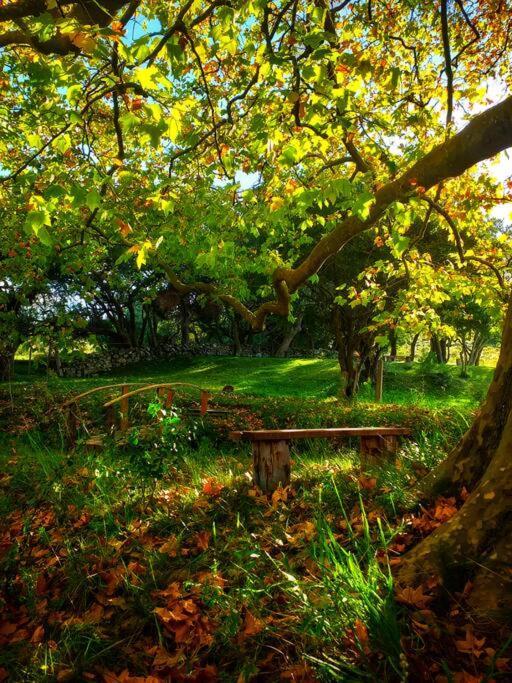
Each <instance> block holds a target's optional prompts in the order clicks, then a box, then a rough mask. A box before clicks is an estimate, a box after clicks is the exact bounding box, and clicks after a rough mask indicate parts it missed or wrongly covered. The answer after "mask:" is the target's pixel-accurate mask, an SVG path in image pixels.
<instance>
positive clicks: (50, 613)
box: [0, 358, 510, 683]
mask: <svg viewBox="0 0 512 683" xmlns="http://www.w3.org/2000/svg"><path fill="white" fill-rule="evenodd" d="M490 372H491V371H490V369H488V368H475V369H472V371H471V376H470V378H469V379H464V380H463V379H461V378H460V377H458V370H457V369H456V368H448V369H444V368H442V369H439V368H437V367H433V368H432V367H429V366H424V365H423V366H420V365H413V366H406V365H400V364H389V365H388V366H387V372H386V394H385V398H386V401H387V403H385V404H374V403H372V401H371V400H370V399H371V392H370V390H369V388H363V391H362V394H361V396H360V397H359V398H358V400H357V401H355V402H353V403H346V402H338V401H336V400H335V394H336V392H337V382H338V372H337V368H336V364H335V363H334V361H331V360H320V361H315V360H313V361H309V360H308V361H299V360H280V359H247V358H205V359H191V360H184V359H181V360H178V361H175V362H174V361H173V362H172V363H166V364H146V365H144V366H142V367H139V368H138V369H130V370H127V371H126V372H125V373H117V374H116V375H115V379H114V378H110V377H108V378H92V379H87V380H60V379H56V378H50V380H49V382H45V381H44V380H42V379H41V378H40V377H39V378H38V381H37V382H35V383H34V382H33V379H34V378H33V377H26V378H22V377H20V379H19V381H17V382H15V383H12V384H11V385H10V386H9V387H6V388H7V389H8V391H6V392H5V393H4V399H3V403H2V405H0V408H3V412H2V411H0V419H1V418H2V416H3V419H4V424H5V430H4V435H3V436H2V437H1V440H0V472H1V474H0V614H1V617H0V681H1V680H13V681H34V682H39V681H64V682H65V681H75V680H84V681H87V680H91V681H104V682H106V683H115V682H117V681H119V682H123V683H139V681H148V682H149V681H151V683H156V681H159V680H161V681H165V680H170V679H172V680H173V681H174V680H176V681H216V680H218V681H221V682H226V683H228V682H231V681H233V682H234V681H237V683H242V682H247V683H248V682H249V681H254V683H256V682H259V681H267V680H268V681H273V680H284V681H287V680H288V681H302V682H303V683H307V682H308V681H310V682H311V681H326V682H327V681H347V682H352V681H354V682H355V681H366V680H367V681H374V680H382V681H389V682H390V683H393V682H395V681H397V682H398V681H406V680H411V681H415V680H418V681H419V680H436V676H437V677H441V678H438V680H454V681H455V680H461V681H462V680H473V679H469V678H463V676H465V675H467V676H469V675H470V673H471V675H474V676H475V679H474V680H486V679H485V678H482V677H485V676H487V678H489V677H492V678H495V679H496V680H499V678H500V676H501V679H502V680H507V678H506V677H507V675H509V674H510V671H509V670H508V668H507V667H508V664H507V663H506V661H505V660H506V653H505V649H506V648H505V646H504V645H503V643H506V637H505V635H504V634H503V633H501V632H500V631H499V630H497V629H491V630H488V631H479V630H478V625H477V626H476V627H475V637H478V638H480V639H481V638H484V639H485V646H486V647H487V648H488V650H489V653H490V654H489V653H487V654H486V653H485V652H484V654H482V655H474V654H473V653H472V652H460V651H459V650H458V649H457V642H459V641H461V640H464V638H465V633H466V628H467V624H468V623H469V620H470V617H469V616H466V613H465V606H464V598H463V597H461V594H455V595H450V596H446V599H445V601H444V607H443V609H441V610H439V609H438V610H437V611H434V610H430V609H429V610H425V609H423V608H418V607H417V606H415V605H414V604H410V601H409V602H408V601H407V599H405V600H404V598H403V597H401V595H400V592H397V589H396V586H394V582H393V574H392V568H393V566H394V565H395V564H396V563H397V562H399V561H400V555H401V554H402V553H403V552H404V551H406V550H407V548H408V547H409V546H410V545H412V544H413V543H415V542H416V541H417V540H418V538H419V537H420V536H421V535H422V534H425V533H428V532H430V531H431V530H432V529H433V528H435V525H436V514H438V512H437V510H438V507H436V505H434V506H433V507H432V508H431V509H427V510H419V511H418V512H411V511H410V510H409V507H410V491H411V488H412V486H413V484H414V482H415V481H416V479H417V477H418V476H419V473H421V472H424V471H426V470H428V469H430V468H431V467H433V466H435V464H436V463H437V462H438V461H439V460H440V459H441V458H442V457H443V456H444V454H445V452H446V449H447V448H448V447H449V446H450V445H451V444H452V443H453V441H454V440H455V439H456V438H458V436H459V435H460V434H461V432H462V431H463V430H464V428H465V426H466V425H467V423H468V421H469V419H470V417H471V412H472V411H473V410H474V408H475V407H476V405H477V403H478V400H479V398H480V397H481V396H482V395H483V393H484V392H485V388H486V385H487V383H488V381H489V379H490ZM171 377H172V378H173V379H174V380H176V381H179V380H181V381H192V382H196V383H198V384H200V385H201V386H203V387H204V388H207V389H209V390H211V391H214V392H215V391H219V390H220V389H222V387H223V386H224V385H225V384H232V385H234V386H235V389H236V392H235V394H234V395H223V394H218V395H217V396H216V397H215V402H216V403H217V404H218V405H220V406H223V407H225V408H226V409H227V410H228V413H227V415H225V416H221V417H219V418H215V419H213V418H209V419H208V420H207V421H205V422H204V423H203V422H201V421H197V423H196V424H195V425H192V426H191V425H190V423H189V422H187V423H186V425H185V423H180V427H179V429H178V432H176V430H175V428H174V427H173V425H172V424H171V425H170V427H169V428H164V429H161V428H160V427H161V423H160V422H158V420H157V422H155V418H154V417H151V416H148V415H147V414H146V416H145V417H144V415H145V413H146V408H147V402H148V401H151V400H152V397H151V396H149V395H148V396H145V397H144V400H141V401H140V402H139V404H138V405H133V410H134V412H135V413H136V414H137V420H135V419H134V423H135V424H137V425H139V426H138V427H135V428H134V429H133V431H132V433H131V436H130V438H129V439H125V440H124V441H121V442H119V441H116V442H114V441H107V448H106V449H105V450H103V451H100V452H97V451H95V452H90V451H88V450H87V449H86V448H85V447H83V445H81V443H79V446H78V448H77V449H76V450H75V451H74V452H73V453H69V452H67V451H66V450H65V449H64V448H63V446H62V443H63V442H62V436H63V434H64V432H63V415H62V410H61V408H60V405H61V403H62V399H63V397H64V396H67V395H69V394H70V393H74V392H77V391H83V390H85V389H86V388H89V387H91V386H95V385H98V384H102V383H108V382H109V381H110V380H111V379H114V381H124V380H128V379H131V380H132V381H142V380H143V381H148V382H150V381H159V380H164V379H165V380H167V379H169V378H171ZM184 400H185V398H183V401H184ZM13 406H14V414H13V412H12V407H13ZM100 415H101V413H100V412H99V399H97V400H95V401H91V404H90V405H89V404H88V405H87V406H86V407H84V410H83V413H82V414H81V417H82V419H83V422H84V425H85V426H87V427H88V428H90V429H92V428H93V427H94V421H95V420H96V419H99V418H98V416H100ZM143 424H146V426H145V427H142V425H143ZM182 424H183V425H184V426H183V428H182V426H181V425H182ZM344 424H347V425H364V424H404V425H408V426H410V427H411V429H412V431H413V434H414V442H412V443H408V444H405V445H404V447H403V448H402V450H401V451H400V453H399V454H398V456H397V458H396V460H394V459H392V460H388V461H385V460H384V461H382V462H381V463H380V464H379V466H378V467H377V466H375V465H374V466H373V467H371V466H366V468H365V470H364V471H363V470H362V468H361V463H360V461H359V456H358V453H357V451H356V450H354V449H352V448H351V447H350V446H351V444H350V443H349V444H345V445H343V446H342V447H340V446H335V445H332V444H329V443H326V442H323V441H317V442H310V443H308V442H301V443H300V444H297V445H296V446H295V447H294V449H293V451H292V459H293V466H292V485H291V487H290V488H287V489H278V490H277V491H276V492H275V494H274V495H273V496H272V497H267V496H263V495H261V493H260V492H259V491H258V490H257V489H255V488H254V487H253V486H252V484H251V475H250V460H249V457H248V452H247V448H246V446H245V445H243V444H240V445H237V444H233V443H231V442H229V441H228V440H227V439H226V431H227V430H228V429H232V428H234V427H241V426H252V427H259V426H263V425H266V426H281V427H288V426H304V427H307V426H312V427H314V426H318V425H324V426H334V425H344ZM187 425H188V426H187ZM192 427H193V428H192ZM9 433H10V434H9ZM177 434H179V436H177ZM460 503H461V501H460V500H456V499H453V500H451V499H450V500H447V501H443V503H442V505H439V509H440V510H441V511H442V514H443V515H446V510H447V509H448V510H453V511H455V510H456V508H457V506H458V505H460ZM454 614H456V615H458V616H457V617H454V616H453V615H454ZM504 648H505V649H504ZM492 652H495V653H499V657H498V655H493V654H492ZM498 659H499V661H500V667H502V668H503V667H505V669H503V671H504V673H503V671H501V670H496V661H497V660H498ZM502 660H503V661H502ZM426 671H428V672H429V673H428V675H429V676H430V675H431V678H427V677H426V674H425V672H426ZM443 676H445V677H446V678H445V679H443V678H442V677H443ZM478 677H480V678H478Z"/></svg>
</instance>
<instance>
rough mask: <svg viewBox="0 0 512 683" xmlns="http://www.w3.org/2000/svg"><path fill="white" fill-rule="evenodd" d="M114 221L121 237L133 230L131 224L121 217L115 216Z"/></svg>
mask: <svg viewBox="0 0 512 683" xmlns="http://www.w3.org/2000/svg"><path fill="white" fill-rule="evenodd" d="M116 223H117V226H118V228H119V232H120V233H121V235H122V236H123V237H127V236H128V235H129V234H130V233H131V232H132V231H133V228H132V226H131V225H130V224H129V223H127V222H126V221H123V220H122V219H121V218H116Z"/></svg>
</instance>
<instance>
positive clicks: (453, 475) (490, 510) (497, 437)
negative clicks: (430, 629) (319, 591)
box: [398, 299, 512, 616]
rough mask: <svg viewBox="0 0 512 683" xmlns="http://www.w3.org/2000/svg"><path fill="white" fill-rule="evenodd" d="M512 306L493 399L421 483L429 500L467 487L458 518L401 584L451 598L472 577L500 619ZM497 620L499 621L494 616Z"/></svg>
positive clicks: (504, 593)
mask: <svg viewBox="0 0 512 683" xmlns="http://www.w3.org/2000/svg"><path fill="white" fill-rule="evenodd" d="M511 386H512V299H511V302H510V303H509V307H508V311H507V315H506V319H505V324H504V329H503V338H502V346H501V351H500V356H499V359H498V364H497V366H496V370H495V372H494V377H493V380H492V382H491V385H490V387H489V391H488V394H487V398H486V400H485V402H484V403H483V405H482V407H481V409H480V411H479V412H478V414H477V416H476V417H475V420H474V422H473V424H472V425H471V427H470V429H469V430H468V432H467V433H466V434H465V436H464V437H463V438H462V440H461V441H460V442H459V444H458V445H457V446H456V447H455V448H454V449H453V451H452V452H451V454H450V455H449V456H448V458H447V459H446V460H445V461H444V462H443V463H441V465H439V467H438V468H437V469H435V470H434V471H433V472H432V473H431V474H430V475H428V476H427V478H426V479H425V480H424V482H423V483H422V487H421V488H422V491H423V492H424V495H425V494H427V495H429V496H431V495H433V494H436V493H440V492H443V493H449V492H451V491H453V490H457V489H458V490H460V489H461V488H462V487H463V486H465V487H466V488H467V489H468V491H470V492H471V493H470V495H469V497H468V498H467V500H466V501H465V503H464V504H463V506H462V507H461V508H460V510H459V511H458V512H457V513H456V514H455V515H454V516H453V517H452V518H451V519H450V520H449V521H448V522H446V523H445V524H443V525H442V526H441V527H439V528H438V529H437V530H436V531H435V532H434V533H432V534H431V535H430V536H429V537H427V538H426V539H425V540H423V541H422V542H420V543H419V544H418V545H417V546H416V547H415V548H413V549H412V550H411V551H410V552H409V553H408V554H407V555H406V556H405V557H404V561H403V564H402V565H401V568H400V570H399V573H398V579H399V582H400V583H407V584H411V583H412V584H416V583H419V582H420V581H421V580H423V579H424V578H425V577H426V576H428V575H438V576H439V577H440V578H441V580H442V583H443V584H444V585H448V584H449V587H450V589H451V590H454V589H456V588H458V587H459V586H458V585H456V584H457V583H460V582H461V581H462V582H463V581H465V580H466V579H467V577H468V575H473V576H474V592H473V596H472V598H471V601H470V602H471V604H472V605H473V607H474V608H475V609H476V610H484V609H485V610H486V611H488V610H489V609H492V610H493V611H494V612H496V614H498V615H499V614H500V613H503V612H504V610H507V609H511V608H512V574H511V571H510V570H511V566H512V565H511V564H510V561H511V559H512V537H511V536H510V533H509V532H510V530H511V524H512V522H511V519H512V518H511V516H512V458H511V454H512V391H511ZM495 616H496V615H495Z"/></svg>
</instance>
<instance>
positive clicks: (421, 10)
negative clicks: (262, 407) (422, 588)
mask: <svg viewBox="0 0 512 683" xmlns="http://www.w3.org/2000/svg"><path fill="white" fill-rule="evenodd" d="M59 9H61V10H62V11H60V12H59V13H57V12H56V11H53V10H50V11H46V4H45V5H44V6H43V4H42V3H41V2H39V0H17V1H16V2H13V3H10V4H8V5H4V6H2V7H1V8H0V22H2V24H3V25H4V26H5V31H4V34H3V37H2V38H1V39H0V42H1V43H2V44H3V45H4V46H6V49H5V50H4V51H3V52H2V54H1V61H2V66H3V67H4V69H3V77H2V78H3V81H2V88H3V89H2V100H1V102H0V121H1V124H0V125H1V126H2V137H1V139H0V151H1V153H2V170H1V173H2V177H1V179H0V180H1V183H2V199H7V203H9V204H10V205H11V206H12V207H13V208H16V207H17V208H18V209H19V211H18V212H19V213H22V214H23V215H25V217H26V220H25V229H26V230H27V233H28V234H30V235H32V234H33V235H35V236H36V237H37V238H38V239H39V240H40V241H42V242H43V243H46V244H47V245H48V248H53V249H56V248H57V246H58V248H59V249H60V250H61V251H62V250H63V249H69V250H72V249H74V248H75V247H77V248H79V249H80V248H81V247H82V246H83V245H84V243H89V244H91V245H98V244H100V245H101V244H105V243H107V244H110V245H112V244H115V245H121V246H123V248H124V250H125V253H124V255H123V257H122V258H121V260H126V261H128V260H131V259H134V260H135V261H136V264H137V266H138V267H143V266H145V264H147V263H151V264H153V266H154V267H155V268H158V269H160V270H161V271H162V272H163V273H165V275H166V278H167V279H168V281H169V283H170V285H172V287H173V289H174V290H175V291H176V292H177V293H178V294H179V295H180V296H181V297H182V298H183V297H186V296H195V297H198V296H206V297H207V298H209V299H215V300H216V302H218V303H219V302H220V303H222V304H224V305H225V306H227V307H230V308H231V309H233V311H234V312H235V313H236V314H237V315H238V316H239V317H240V318H243V319H244V320H245V321H246V323H248V324H250V325H251V326H252V327H253V329H255V330H261V329H262V328H263V326H264V324H265V322H266V319H267V318H268V316H269V315H271V314H278V315H281V316H288V315H289V313H290V310H291V308H292V306H293V303H294V300H295V298H296V297H297V296H298V291H299V289H300V288H301V287H303V286H304V285H305V284H306V283H308V282H310V281H311V278H314V277H315V276H316V275H317V273H318V272H319V271H320V270H321V269H322V268H323V267H324V266H325V265H326V264H327V263H328V262H329V260H330V259H332V258H333V257H335V256H336V255H337V254H339V253H340V254H341V255H343V251H342V250H343V249H345V248H346V245H347V244H348V243H349V242H350V241H351V240H353V239H354V238H355V237H356V236H358V235H361V234H363V233H366V232H371V231H378V230H381V229H383V228H384V229H387V231H388V234H389V236H390V239H391V240H392V242H393V244H394V245H395V248H396V250H397V254H398V258H399V259H400V260H401V261H402V263H403V268H404V270H406V269H408V270H409V271H411V270H415V271H416V272H418V273H419V274H420V275H421V274H422V273H421V271H422V269H423V270H428V269H429V268H430V263H431V262H432V256H430V257H429V254H428V252H427V253H422V251H421V248H420V247H419V246H418V245H419V243H420V242H421V233H420V241H419V242H418V243H416V242H415V240H414V239H411V237H409V235H408V231H409V229H410V227H411V225H413V224H414V223H415V222H419V223H422V224H423V225H424V226H427V227H428V225H429V223H430V217H431V216H432V215H433V214H435V215H437V216H438V217H439V221H440V222H441V220H442V222H443V225H445V226H446V230H447V231H449V233H450V240H451V242H452V246H453V256H454V258H453V260H454V263H456V264H457V266H456V268H455V267H454V268H453V269H451V271H450V272H452V271H455V270H456V269H459V268H460V269H462V268H467V269H468V270H471V271H472V272H473V273H476V274H479V275H480V276H482V277H484V276H483V273H489V272H491V273H493V274H494V275H495V276H496V279H497V281H498V286H499V287H500V289H502V290H504V291H505V292H506V290H507V282H508V280H507V277H508V276H507V275H506V273H505V275H503V266H504V265H506V263H507V262H506V260H505V261H504V260H503V258H502V256H503V254H502V253H501V252H500V250H499V249H498V250H497V251H489V250H488V248H487V247H488V242H489V237H490V236H491V235H492V234H493V232H492V229H491V225H490V222H489V221H488V220H487V219H486V215H485V214H486V211H487V209H488V208H489V207H490V206H492V205H493V204H495V203H497V202H501V201H503V199H505V198H507V196H506V195H505V191H504V189H503V188H502V187H501V185H500V183H498V182H497V181H496V180H495V179H494V178H493V175H492V172H491V171H490V170H489V168H488V167H487V166H486V165H485V164H483V165H480V166H479V167H478V168H477V167H476V165H477V164H480V163H481V162H484V161H486V160H489V159H491V158H493V157H494V156H496V155H498V154H499V153H500V152H502V151H503V150H505V149H507V148H509V147H511V146H512V97H510V96H508V97H507V96H506V92H507V87H509V86H510V71H509V65H508V56H509V55H508V42H509V35H510V31H511V30H512V26H511V22H512V12H511V7H510V2H509V1H508V0H506V1H504V2H500V3H499V4H498V7H497V6H496V3H494V2H492V1H491V0H482V1H481V2H478V3H463V2H454V3H452V2H449V0H441V2H440V6H439V7H438V6H437V5H436V4H433V3H422V2H419V0H412V2H408V3H403V2H399V1H398V0H396V2H395V1H392V2H386V3H367V2H362V1H361V2H358V1H357V0H354V2H353V3H347V2H340V3H338V4H337V5H334V6H333V5H332V4H331V3H328V2H326V1H325V0H297V1H294V0H292V1H289V0H278V1H277V2H275V3H267V2H264V1H260V0H249V2H228V0H226V1H225V2H224V1H223V0H220V1H217V0H213V1H212V2H210V3H206V4H204V3H199V2H197V1H193V0H185V1H183V2H178V1H177V0H175V1H173V2H171V3H168V2H163V0H156V2H153V1H152V2H149V0H147V1H145V0H142V1H141V2H140V4H139V3H137V2H130V3H124V2H121V1H119V2H116V1H113V2H111V3H110V2H108V3H105V5H104V6H99V7H96V8H93V7H92V3H91V6H89V3H85V5H84V3H75V2H73V1H72V0H70V2H65V3H62V8H59ZM84 9H85V10H89V12H87V11H86V12H85V14H86V16H84ZM106 10H107V11H106ZM134 12H137V18H136V19H134V18H133V17H134ZM62 14H63V15H64V16H62ZM111 18H113V19H114V20H113V21H110V19H111ZM135 21H138V22H141V23H142V24H144V22H147V23H146V26H147V27H149V26H150V25H151V26H152V27H156V28H155V31H153V28H151V29H150V28H146V29H144V28H143V29H142V30H141V35H140V37H135V36H133V34H132V33H130V26H132V27H133V26H134V22H135ZM130 22H132V23H131V24H130ZM48 54H50V55H51V58H48V57H47V56H46V55H48ZM55 55H62V57H60V58H55ZM491 78H492V79H493V80H494V82H496V83H498V84H499V87H498V90H499V91H500V93H502V95H503V97H502V99H501V101H499V99H500V98H499V97H496V96H492V92H489V93H488V92H487V86H489V85H490V80H489V79H491ZM440 86H443V88H442V89H441V88H440ZM441 92H442V98H440V94H441ZM488 99H490V100H491V102H488V101H487V100H488ZM484 107H485V108H484ZM482 109H483V111H482ZM477 112H480V113H477ZM13 117H14V118H15V120H16V126H12V125H10V123H11V121H12V120H13ZM456 131H458V132H456ZM508 191H509V190H506V192H508ZM14 213H16V211H14ZM374 234H375V233H374ZM375 236H378V233H376V234H375ZM505 238H506V236H505ZM413 243H414V244H413ZM92 248H94V247H92ZM426 251H427V250H426ZM425 262H427V263H425ZM450 272H447V273H441V275H442V276H443V277H444V279H445V281H446V283H447V287H446V289H449V282H450V277H451V275H450ZM413 281H414V282H415V283H417V284H418V288H419V290H421V288H422V286H421V283H420V280H419V279H418V278H413ZM249 283H250V284H251V287H249ZM253 287H254V289H253ZM251 289H252V291H251ZM434 289H435V293H436V295H438V298H439V300H438V301H436V304H438V303H442V301H443V299H444V297H447V296H448V294H447V292H446V291H443V288H442V287H440V286H439V287H437V286H436V287H435V288H434ZM425 290H426V287H425V286H423V291H425ZM412 296H414V295H412ZM261 301H263V303H259V302H261ZM247 302H258V303H257V307H256V309H255V310H253V309H252V308H251V307H250V305H249V304H248V303H247ZM404 305H405V304H404ZM434 313H435V312H434ZM427 315H430V313H428V314H427ZM510 334H511V333H510V313H509V314H508V316H507V322H506V325H505V331H504V337H503V346H502V355H501V357H500V362H499V364H498V368H497V374H496V377H495V381H494V382H493V385H492V386H491V389H490V393H489V396H488V399H487V401H486V402H485V403H484V407H483V409H482V413H481V415H480V417H478V418H477V419H476V421H475V423H474V425H473V427H472V428H471V430H470V432H469V435H468V436H467V437H465V438H464V439H463V441H462V442H461V444H460V445H459V446H458V447H457V448H456V449H455V451H454V454H452V456H450V458H449V459H448V461H447V463H446V464H445V465H444V466H443V468H442V469H441V471H440V475H443V476H439V480H440V481H446V482H448V483H449V482H452V483H453V484H455V485H459V484H462V483H466V484H467V486H468V489H469V490H471V488H472V487H475V488H474V490H473V491H472V492H471V495H470V497H469V498H468V500H467V502H466V504H465V505H464V507H463V509H462V511H461V513H460V515H461V516H460V517H459V518H458V520H457V522H455V523H454V524H453V525H452V524H451V523H449V524H447V525H446V527H445V529H443V528H442V529H441V530H440V531H439V532H438V533H437V534H436V535H434V536H433V537H432V540H431V541H430V545H429V546H423V548H422V547H421V546H419V547H418V550H417V552H415V553H413V554H412V555H411V558H410V559H409V560H408V561H407V563H406V565H405V566H406V567H408V569H407V570H406V569H404V574H403V575H404V576H406V577H409V578H415V577H416V575H417V574H419V573H422V571H423V568H428V566H429V565H428V563H426V562H423V559H424V555H425V552H426V550H425V548H426V547H427V548H430V549H431V550H429V551H428V552H429V553H430V552H431V556H432V562H431V564H432V566H434V565H436V567H437V564H438V562H437V560H436V559H435V558H439V557H441V555H442V553H441V552H440V551H439V547H438V545H443V544H444V543H445V541H446V542H447V544H448V545H447V547H448V548H449V550H450V551H453V553H454V557H455V558H457V557H458V553H459V551H461V552H462V551H465V552H467V554H468V556H471V555H472V554H474V553H475V552H476V549H482V547H483V546H484V545H486V544H489V543H490V542H491V538H490V537H489V533H488V530H487V527H488V529H490V530H492V531H495V532H496V536H495V538H494V539H493V540H492V543H494V544H495V547H496V548H497V556H498V558H500V561H501V557H503V558H507V557H508V554H507V553H508V552H509V549H510V548H509V546H508V545H507V543H508V541H507V537H506V535H505V533H506V531H507V525H508V522H507V519H508V518H507V514H508V513H509V507H508V506H509V504H510V503H509V502H508V501H509V500H510V498H511V496H510V477H511V476H512V469H511V466H510V462H508V461H505V460H506V459H505V454H506V452H507V451H508V452H509V451H510V448H511V443H510V439H511V435H510V397H509V396H508V393H509V392H507V387H508V383H509V381H510V376H509V364H510V354H511V349H512V344H511V342H512V339H511V337H510ZM501 468H504V469H503V471H501ZM484 472H485V474H483V473H484ZM498 472H499V473H500V475H501V477H500V479H499V481H498V477H497V474H498ZM482 475H483V478H482V479H480V477H481V476H482ZM436 477H437V475H436ZM478 515H480V516H481V517H480V518H481V519H484V518H485V519H486V521H488V524H487V525H482V528H479V527H478V526H477V525H478ZM500 524H501V525H502V526H501V528H500V526H499V525H500ZM455 525H458V526H455ZM439 539H441V540H440V541H439ZM426 543H427V544H428V543H429V542H428V541H427V542H426ZM436 544H438V545H436ZM492 558H493V555H492V553H491V554H490V555H489V562H491V563H492V562H493V561H494V560H493V559H492Z"/></svg>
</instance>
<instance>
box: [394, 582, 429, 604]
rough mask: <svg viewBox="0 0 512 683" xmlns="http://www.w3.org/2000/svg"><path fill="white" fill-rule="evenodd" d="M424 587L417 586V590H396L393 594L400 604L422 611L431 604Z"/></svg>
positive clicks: (406, 588) (407, 588)
mask: <svg viewBox="0 0 512 683" xmlns="http://www.w3.org/2000/svg"><path fill="white" fill-rule="evenodd" d="M424 590H425V587H424V586H418V587H417V588H410V587H407V586H406V587H405V588H401V589H398V590H397V591H396V593H395V597H396V599H397V602H401V603H402V604H404V605H408V606H409V607H417V608H418V609H423V608H424V607H427V605H428V604H429V603H430V602H432V600H433V597H432V596H431V595H427V594H426V593H425V592H424Z"/></svg>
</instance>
